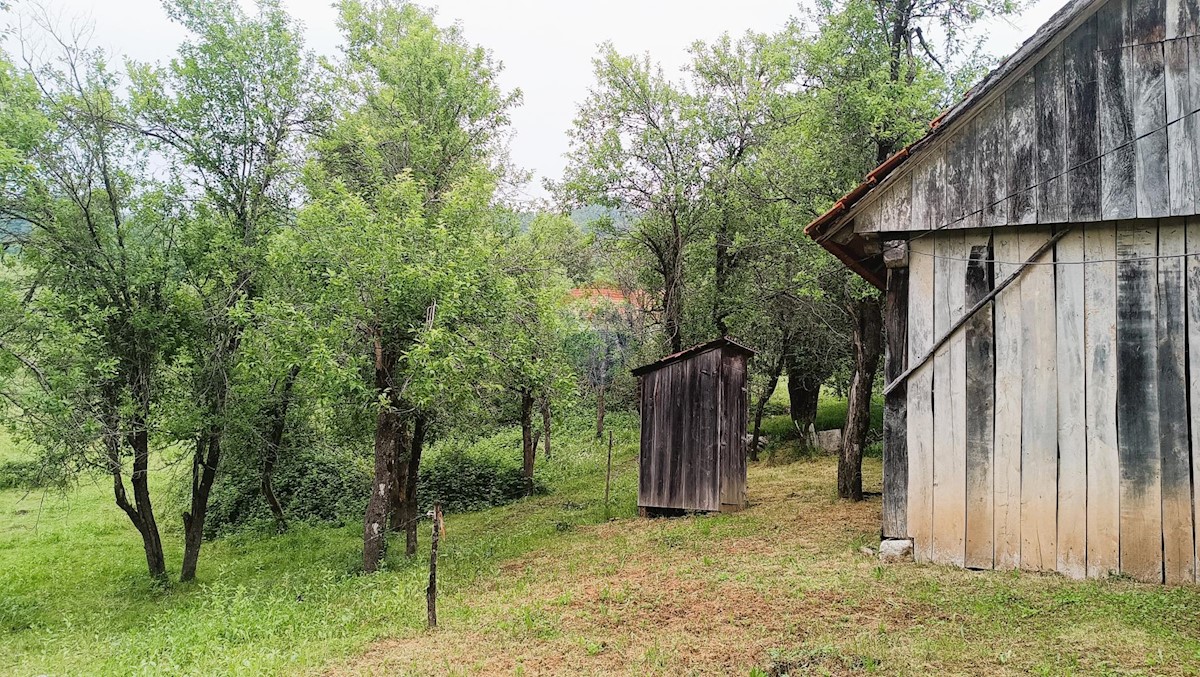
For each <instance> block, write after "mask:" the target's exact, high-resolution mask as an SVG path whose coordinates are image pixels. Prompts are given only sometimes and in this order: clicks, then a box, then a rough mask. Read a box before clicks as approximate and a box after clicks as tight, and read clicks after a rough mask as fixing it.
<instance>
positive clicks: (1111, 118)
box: [1097, 49, 1137, 219]
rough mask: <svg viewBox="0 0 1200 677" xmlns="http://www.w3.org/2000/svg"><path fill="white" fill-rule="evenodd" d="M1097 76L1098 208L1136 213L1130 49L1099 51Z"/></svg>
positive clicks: (1108, 214) (1115, 214)
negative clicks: (1130, 93)
mask: <svg viewBox="0 0 1200 677" xmlns="http://www.w3.org/2000/svg"><path fill="white" fill-rule="evenodd" d="M1097 59H1098V61H1097V74H1098V78H1099V101H1100V110H1099V126H1100V152H1101V154H1102V156H1103V157H1102V161H1101V168H1100V211H1101V215H1102V217H1103V218H1105V219H1117V218H1132V217H1133V216H1135V215H1136V214H1137V197H1136V196H1137V194H1136V190H1135V172H1134V153H1133V147H1132V143H1133V116H1132V110H1131V106H1130V101H1129V91H1130V87H1129V72H1130V70H1131V66H1130V62H1131V61H1132V52H1131V51H1130V50H1129V49H1117V50H1109V51H1102V52H1099V53H1098V56H1097Z"/></svg>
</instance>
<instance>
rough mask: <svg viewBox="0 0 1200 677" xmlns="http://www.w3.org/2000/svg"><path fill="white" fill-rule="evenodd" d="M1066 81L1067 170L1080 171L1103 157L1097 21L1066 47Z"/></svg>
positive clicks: (1076, 33)
mask: <svg viewBox="0 0 1200 677" xmlns="http://www.w3.org/2000/svg"><path fill="white" fill-rule="evenodd" d="M1063 72H1064V79H1065V80H1066V110H1067V120H1068V121H1069V124H1067V125H1066V127H1067V166H1068V167H1079V166H1080V165H1083V164H1084V163H1086V162H1088V161H1090V160H1094V159H1096V158H1097V157H1099V156H1100V127H1099V119H1098V117H1097V116H1098V106H1099V101H1098V98H1097V97H1098V96H1099V90H1098V86H1099V85H1098V83H1097V76H1096V17H1094V16H1093V17H1091V18H1090V19H1088V20H1087V21H1085V22H1083V24H1081V25H1080V26H1079V28H1076V29H1075V30H1074V31H1072V32H1071V35H1069V36H1067V39H1066V41H1065V42H1064V43H1063Z"/></svg>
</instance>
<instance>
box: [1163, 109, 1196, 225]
mask: <svg viewBox="0 0 1200 677" xmlns="http://www.w3.org/2000/svg"><path fill="white" fill-rule="evenodd" d="M1195 129H1196V116H1190V117H1187V118H1184V119H1182V120H1177V121H1175V122H1172V123H1171V124H1170V125H1168V126H1167V176H1168V180H1169V181H1170V184H1171V185H1170V192H1171V214H1172V215H1175V216H1189V215H1192V214H1195V213H1196V184H1197V181H1198V179H1200V177H1198V176H1197V169H1198V167H1197V164H1198V163H1197V154H1196V151H1197V145H1196V137H1195V136H1193V131H1194V130H1195Z"/></svg>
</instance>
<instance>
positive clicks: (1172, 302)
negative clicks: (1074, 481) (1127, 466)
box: [1158, 218, 1196, 583]
mask: <svg viewBox="0 0 1200 677" xmlns="http://www.w3.org/2000/svg"><path fill="white" fill-rule="evenodd" d="M1185 228H1186V222H1185V221H1184V219H1181V218H1180V219H1163V220H1162V221H1160V222H1159V229H1158V253H1159V255H1160V256H1163V257H1169V258H1162V259H1159V261H1158V403H1159V419H1158V420H1159V440H1161V444H1162V449H1161V451H1162V521H1163V525H1162V529H1163V535H1162V539H1163V573H1164V579H1165V581H1166V582H1167V583H1185V582H1186V583H1191V582H1193V581H1195V580H1196V573H1195V549H1194V541H1193V540H1192V539H1193V524H1192V462H1191V449H1190V448H1189V444H1188V393H1187V356H1186V346H1187V339H1186V337H1187V307H1186V302H1185V300H1184V289H1185V281H1184V259H1183V254H1184V253H1185V252H1186V251H1187V247H1186V244H1185V242H1184V237H1185Z"/></svg>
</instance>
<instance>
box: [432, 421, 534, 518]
mask: <svg viewBox="0 0 1200 677" xmlns="http://www.w3.org/2000/svg"><path fill="white" fill-rule="evenodd" d="M519 435H520V433H519V431H518V433H517V437H516V438H515V439H513V435H512V434H511V433H509V434H505V433H500V434H497V435H493V436H492V437H488V438H484V439H482V440H478V441H476V442H474V443H473V444H464V443H463V442H461V441H460V440H457V439H453V438H451V439H446V440H442V441H440V442H439V443H438V444H436V445H435V446H434V447H433V448H431V449H430V452H429V454H427V455H426V457H425V458H424V459H422V463H421V474H420V477H419V478H418V486H417V499H418V501H419V502H420V504H421V509H422V510H427V509H428V508H429V507H430V506H432V505H433V504H434V502H439V503H441V504H442V509H443V510H446V511H448V512H467V511H472V510H482V509H484V508H489V507H492V506H497V505H503V504H505V503H508V502H510V501H514V500H516V499H518V498H520V497H521V496H523V495H524V493H525V491H524V489H525V483H524V479H523V478H522V476H521V447H520V436H519Z"/></svg>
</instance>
